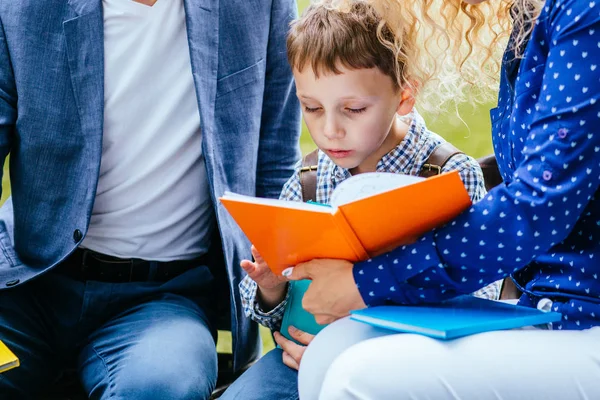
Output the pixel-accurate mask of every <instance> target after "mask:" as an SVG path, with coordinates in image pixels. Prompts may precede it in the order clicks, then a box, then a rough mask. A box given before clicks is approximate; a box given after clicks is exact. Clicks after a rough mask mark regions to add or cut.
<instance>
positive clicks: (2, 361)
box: [0, 341, 20, 373]
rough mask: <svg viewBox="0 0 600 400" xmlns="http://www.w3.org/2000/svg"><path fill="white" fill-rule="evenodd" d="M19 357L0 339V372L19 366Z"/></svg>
mask: <svg viewBox="0 0 600 400" xmlns="http://www.w3.org/2000/svg"><path fill="white" fill-rule="evenodd" d="M19 365H20V364H19V359H18V358H17V356H15V355H14V353H13V352H12V351H10V350H9V349H8V347H6V345H5V344H4V343H2V341H0V373H2V372H6V371H8V370H9V369H13V368H16V367H18V366H19Z"/></svg>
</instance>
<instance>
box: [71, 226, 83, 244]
mask: <svg viewBox="0 0 600 400" xmlns="http://www.w3.org/2000/svg"><path fill="white" fill-rule="evenodd" d="M81 239H83V233H81V231H80V230H79V229H75V231H74V232H73V240H74V241H75V243H79V241H80V240H81Z"/></svg>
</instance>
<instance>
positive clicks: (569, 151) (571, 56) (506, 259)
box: [353, 0, 600, 305]
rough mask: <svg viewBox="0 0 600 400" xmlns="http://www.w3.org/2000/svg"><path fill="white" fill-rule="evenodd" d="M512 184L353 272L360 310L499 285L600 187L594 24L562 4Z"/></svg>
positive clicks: (598, 43)
mask: <svg viewBox="0 0 600 400" xmlns="http://www.w3.org/2000/svg"><path fill="white" fill-rule="evenodd" d="M547 29H548V36H549V37H550V39H551V41H550V43H549V47H550V51H549V54H548V59H547V61H546V65H545V68H540V69H539V71H540V72H539V73H542V74H544V76H543V82H542V89H541V90H540V93H539V94H538V99H539V100H538V102H537V104H536V107H535V110H532V112H533V113H534V117H533V119H532V123H531V125H530V126H529V127H528V136H527V138H526V140H525V143H524V148H523V161H522V162H521V163H520V165H518V167H517V169H516V171H515V173H514V177H513V178H514V179H513V181H512V182H511V183H510V184H508V185H505V186H500V187H497V188H495V189H493V190H492V191H490V193H489V194H488V195H487V196H486V197H485V198H484V199H483V200H482V201H481V202H479V203H477V204H475V205H474V206H473V207H472V208H471V209H470V210H469V211H467V212H465V213H463V214H462V215H461V216H459V217H458V218H457V219H456V220H454V221H453V222H452V223H450V224H448V225H447V226H445V227H443V228H441V229H438V230H436V231H434V232H431V233H429V234H427V235H425V236H424V237H422V238H421V240H420V241H418V242H417V243H415V244H414V245H411V246H403V247H401V248H398V249H396V250H394V251H392V252H390V253H388V254H385V255H382V256H380V257H377V258H375V259H372V260H369V261H367V262H364V263H359V264H357V265H355V267H354V269H353V273H354V277H355V281H356V283H357V285H358V286H359V290H360V293H361V295H362V297H363V299H364V300H365V302H366V303H367V304H369V305H375V304H381V303H383V302H385V301H386V300H388V299H389V300H392V301H394V302H396V303H400V304H412V303H420V302H435V301H439V300H442V299H444V298H448V297H452V296H455V295H457V294H461V293H469V292H472V291H473V290H475V289H477V288H479V287H481V286H482V285H485V284H487V283H490V282H493V281H495V280H498V279H501V278H504V277H505V276H507V275H508V274H510V273H513V272H515V271H518V270H519V269H521V268H523V267H524V266H526V265H528V264H529V263H530V262H531V261H532V260H534V259H535V258H536V257H537V256H538V255H540V254H544V253H545V252H547V251H548V250H549V249H550V248H551V247H552V246H554V245H556V244H557V243H559V242H561V241H562V240H564V239H565V238H566V237H567V236H568V235H569V233H570V232H571V230H572V229H573V226H574V225H575V223H576V222H577V221H578V219H579V218H580V217H581V215H582V213H583V212H584V210H585V208H586V205H587V204H588V203H589V202H590V200H591V199H592V197H593V196H594V193H595V192H596V191H597V190H598V187H599V183H600V131H598V128H597V127H598V126H599V124H600V66H596V65H595V64H594V62H593V61H592V58H593V56H592V55H593V54H598V52H599V51H600V15H599V14H598V9H597V8H593V7H590V4H589V3H588V2H579V1H575V0H571V1H565V2H564V3H563V6H561V7H557V8H556V9H555V10H553V11H551V13H550V14H549V20H548V21H547Z"/></svg>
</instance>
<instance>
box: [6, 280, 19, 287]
mask: <svg viewBox="0 0 600 400" xmlns="http://www.w3.org/2000/svg"><path fill="white" fill-rule="evenodd" d="M19 282H21V280H20V279H13V280H12V281H8V282H6V287H11V286H15V285H16V284H17V283H19Z"/></svg>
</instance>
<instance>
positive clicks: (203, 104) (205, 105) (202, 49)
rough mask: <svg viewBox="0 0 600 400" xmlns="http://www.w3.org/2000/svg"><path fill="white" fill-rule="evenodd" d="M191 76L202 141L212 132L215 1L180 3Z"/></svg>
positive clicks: (216, 36)
mask: <svg viewBox="0 0 600 400" xmlns="http://www.w3.org/2000/svg"><path fill="white" fill-rule="evenodd" d="M184 5H185V14H186V26H187V35H188V43H189V46H190V58H191V62H192V74H193V76H194V84H195V85H196V98H197V99H198V108H199V110H200V124H201V127H202V133H203V137H206V135H210V134H211V132H212V123H211V121H213V118H214V104H215V97H216V92H217V67H218V49H219V0H184Z"/></svg>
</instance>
